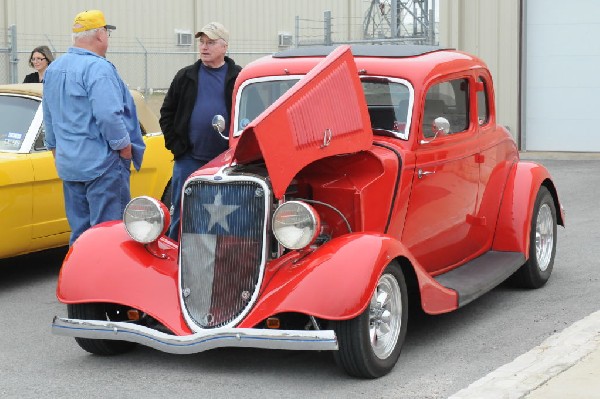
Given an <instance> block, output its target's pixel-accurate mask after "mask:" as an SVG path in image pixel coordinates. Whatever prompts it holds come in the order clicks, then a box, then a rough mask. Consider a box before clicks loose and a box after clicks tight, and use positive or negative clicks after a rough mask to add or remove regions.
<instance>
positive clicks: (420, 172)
mask: <svg viewBox="0 0 600 399" xmlns="http://www.w3.org/2000/svg"><path fill="white" fill-rule="evenodd" d="M434 173H435V172H432V171H426V170H425V171H424V170H423V169H419V171H418V172H417V176H418V177H419V179H422V178H423V176H425V175H432V174H434Z"/></svg>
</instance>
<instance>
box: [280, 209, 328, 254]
mask: <svg viewBox="0 0 600 399" xmlns="http://www.w3.org/2000/svg"><path fill="white" fill-rule="evenodd" d="M320 230H321V221H320V218H319V215H318V214H317V212H316V211H315V210H314V208H313V207H312V206H310V205H308V204H306V203H304V202H302V201H289V202H286V203H284V204H282V205H281V206H279V208H277V210H275V213H274V214H273V234H274V235H275V238H276V239H277V241H278V242H279V243H280V244H281V245H283V246H284V247H285V248H288V249H301V248H304V247H306V246H308V245H310V244H312V243H313V242H314V241H315V240H316V239H317V237H318V236H319V232H320Z"/></svg>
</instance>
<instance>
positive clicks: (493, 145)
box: [472, 69, 518, 249]
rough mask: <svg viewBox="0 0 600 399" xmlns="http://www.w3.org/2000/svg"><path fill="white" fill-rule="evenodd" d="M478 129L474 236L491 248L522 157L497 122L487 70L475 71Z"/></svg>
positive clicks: (484, 245)
mask: <svg viewBox="0 0 600 399" xmlns="http://www.w3.org/2000/svg"><path fill="white" fill-rule="evenodd" d="M475 76H476V84H475V86H476V90H475V93H476V94H475V96H476V99H477V101H476V106H477V111H476V112H477V113H476V115H477V129H478V137H479V143H480V155H479V161H480V168H481V169H480V179H479V195H478V200H477V206H476V215H477V216H476V220H477V221H478V223H477V224H476V225H474V226H473V229H474V230H476V232H475V234H473V237H472V240H473V242H474V243H477V245H479V246H480V247H482V248H485V249H489V248H491V245H492V240H493V238H494V232H495V226H496V222H497V219H498V214H499V208H500V202H501V199H502V195H503V192H504V188H505V185H506V180H507V176H508V174H509V172H510V170H511V168H512V166H513V165H514V162H516V161H517V159H518V152H517V148H516V146H515V144H514V141H513V140H512V138H510V136H509V135H507V134H506V131H503V128H500V127H498V126H497V125H496V109H495V105H494V101H493V99H494V92H493V86H492V78H491V76H490V74H489V72H487V71H486V70H483V69H482V70H479V71H475Z"/></svg>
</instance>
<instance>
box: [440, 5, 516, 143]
mask: <svg viewBox="0 0 600 399" xmlns="http://www.w3.org/2000/svg"><path fill="white" fill-rule="evenodd" d="M519 29H520V5H519V0H487V1H479V0H443V1H440V33H439V39H440V45H441V46H443V47H453V48H456V49H458V50H462V51H466V52H469V53H472V54H475V55H477V56H478V57H481V58H482V59H483V60H484V61H485V62H486V63H487V64H488V67H489V68H490V71H491V72H492V75H493V77H494V88H495V91H496V109H497V120H498V123H500V124H502V125H506V126H508V128H509V129H510V131H511V133H512V134H513V136H514V137H515V138H518V135H519V62H520V61H519Z"/></svg>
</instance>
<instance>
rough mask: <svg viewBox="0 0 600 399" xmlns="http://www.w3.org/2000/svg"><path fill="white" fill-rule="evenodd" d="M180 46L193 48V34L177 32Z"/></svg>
mask: <svg viewBox="0 0 600 399" xmlns="http://www.w3.org/2000/svg"><path fill="white" fill-rule="evenodd" d="M175 34H176V35H177V45H178V46H191V45H192V34H191V33H190V32H176V33H175Z"/></svg>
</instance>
